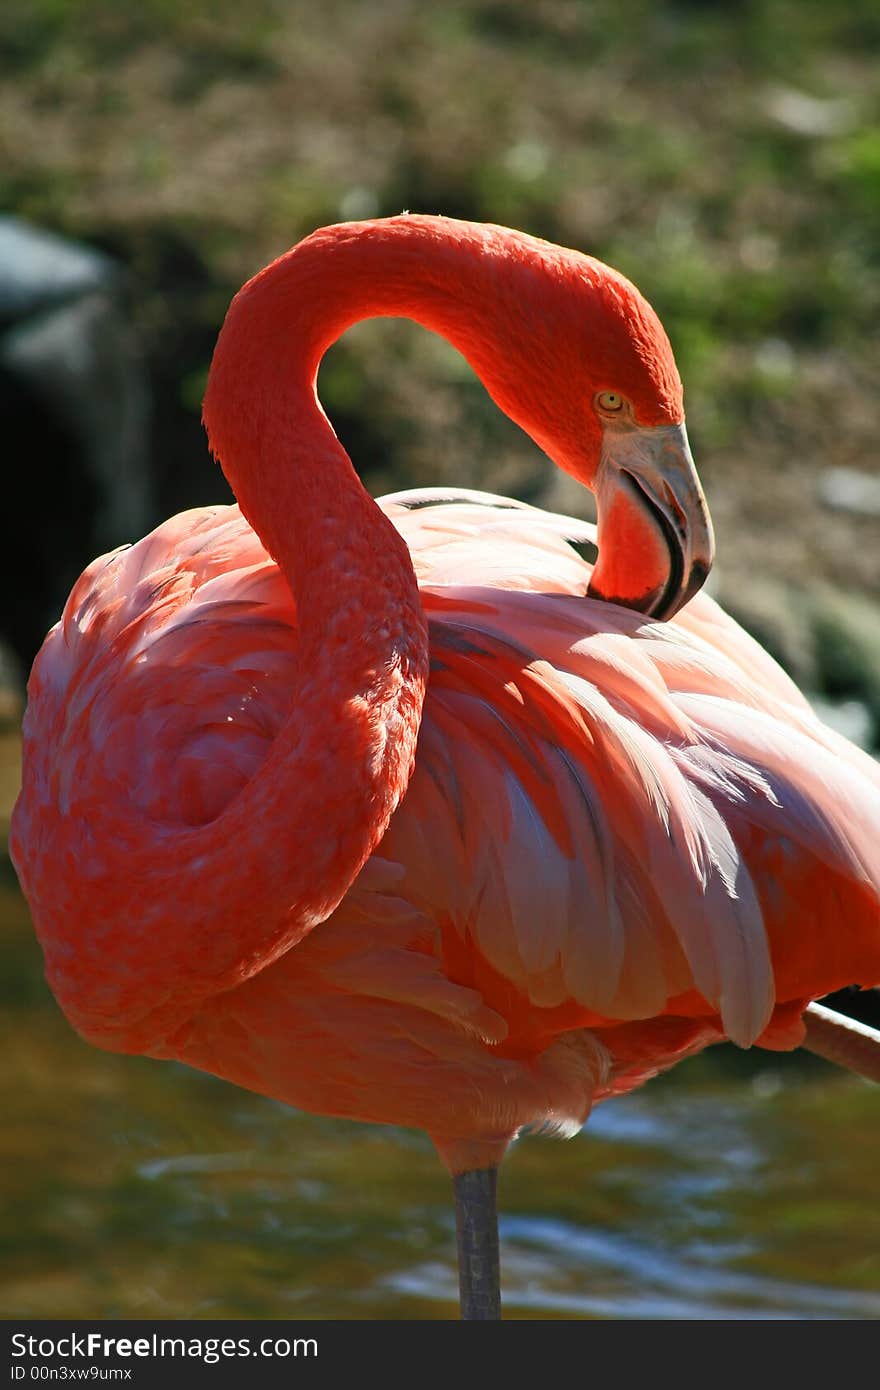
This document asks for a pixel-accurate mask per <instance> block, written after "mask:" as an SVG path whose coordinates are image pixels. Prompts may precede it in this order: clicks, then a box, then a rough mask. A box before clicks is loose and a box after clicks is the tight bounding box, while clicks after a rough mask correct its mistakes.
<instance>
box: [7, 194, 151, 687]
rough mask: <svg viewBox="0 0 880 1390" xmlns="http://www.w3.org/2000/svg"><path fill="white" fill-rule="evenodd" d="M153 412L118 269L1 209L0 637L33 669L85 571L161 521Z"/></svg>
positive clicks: (92, 252)
mask: <svg viewBox="0 0 880 1390" xmlns="http://www.w3.org/2000/svg"><path fill="white" fill-rule="evenodd" d="M148 418H149V407H148V393H147V388H146V384H145V376H144V371H143V367H142V363H141V359H140V354H139V351H138V346H137V342H136V339H135V335H134V332H133V330H132V328H131V326H130V324H129V322H128V315H127V308H126V304H125V296H124V276H123V273H122V271H121V268H120V267H119V266H117V265H116V264H115V263H114V262H113V261H111V260H110V258H109V257H107V256H104V255H103V254H101V253H100V252H97V251H93V250H91V249H90V248H89V247H85V246H78V245H76V244H75V243H71V242H66V241H64V240H62V239H61V238H60V237H56V236H53V235H51V234H49V233H47V232H43V231H41V230H39V229H37V228H32V227H28V226H27V225H26V224H24V223H21V222H17V221H16V220H15V219H13V218H0V421H2V428H3V435H4V443H5V446H6V447H5V451H4V456H5V459H6V461H7V469H8V475H9V474H12V473H13V472H14V476H15V482H16V485H15V501H14V503H13V504H12V505H10V506H8V507H7V508H6V509H5V512H4V521H3V530H2V540H3V544H2V547H0V584H2V587H3V592H4V593H6V594H7V595H14V602H12V603H9V604H7V605H6V611H5V612H4V616H3V619H2V622H0V636H2V637H4V638H5V639H6V640H7V641H8V642H9V643H10V644H11V645H12V647H13V649H14V650H15V652H16V654H17V656H18V658H19V660H20V661H21V662H22V664H23V665H24V667H25V668H28V667H29V666H30V663H31V660H32V659H33V656H34V653H35V652H36V649H37V647H38V646H39V644H40V642H41V641H42V638H43V636H44V634H45V632H46V630H47V628H48V627H49V626H50V625H51V624H52V623H53V622H55V621H56V619H57V618H58V616H59V614H60V610H61V606H62V604H63V602H64V600H65V598H66V596H67V593H68V590H69V589H70V586H71V584H72V583H73V581H74V580H75V579H76V578H77V576H78V574H79V573H80V571H81V570H82V569H83V567H84V566H85V565H86V564H87V563H88V562H89V561H90V560H91V559H93V558H94V557H95V556H96V555H99V554H101V553H102V552H103V551H106V550H109V549H112V548H115V547H116V546H117V545H120V544H121V543H122V542H124V541H126V540H135V539H137V537H138V536H140V535H142V534H143V532H144V531H146V530H148V529H149V527H150V525H151V524H152V522H153V518H154V508H153V500H152V481H151V475H150V470H149V460H148V454H147V425H148ZM8 475H7V476H8Z"/></svg>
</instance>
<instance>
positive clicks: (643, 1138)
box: [0, 0, 880, 1318]
mask: <svg viewBox="0 0 880 1390" xmlns="http://www.w3.org/2000/svg"><path fill="white" fill-rule="evenodd" d="M0 55H2V58H0V64H2V67H0V212H2V214H3V216H2V218H0V420H2V425H3V437H4V442H5V445H6V448H5V457H6V460H7V479H8V483H7V488H8V494H7V496H8V499H10V500H9V501H8V503H7V507H6V508H5V509H4V513H3V517H2V521H0V527H2V536H3V545H2V547H0V556H2V559H0V564H2V565H3V566H4V567H5V573H4V574H3V576H2V578H3V584H2V594H3V598H2V600H0V604H2V609H0V638H2V641H3V655H2V658H0V729H2V732H0V811H2V816H3V829H4V832H5V828H6V826H7V825H8V814H9V810H10V808H11V804H12V801H13V800H14V796H15V793H16V788H17V778H18V732H17V730H18V723H19V719H20V712H21V701H22V682H23V672H25V671H26V669H27V667H28V666H29V664H30V661H31V660H32V658H33V655H34V653H35V651H36V649H37V647H38V645H39V642H40V641H41V639H42V635H43V633H44V632H45V630H46V628H47V627H48V626H49V625H50V624H51V623H52V622H53V621H54V620H55V619H56V617H57V615H58V611H59V609H60V606H61V603H62V602H63V599H64V596H65V594H66V592H67V589H68V587H69V585H70V583H71V582H72V580H73V579H74V578H75V577H76V575H77V574H78V573H79V571H80V569H81V568H82V567H83V565H84V564H85V563H86V562H87V561H88V560H89V559H91V558H92V556H93V555H94V554H96V553H98V552H99V551H101V550H102V549H107V548H109V547H111V546H113V545H116V544H119V543H121V542H122V541H125V540H130V539H135V538H136V536H137V535H138V534H141V533H143V532H144V531H145V530H147V529H149V528H150V526H152V525H153V524H155V522H156V521H158V520H159V519H160V518H161V517H163V516H165V515H167V514H169V513H170V512H173V511H177V510H180V509H182V508H184V507H187V506H192V505H199V504H203V503H206V502H210V501H224V500H229V494H228V491H227V488H226V484H225V483H224V481H223V479H222V477H221V475H220V473H219V470H218V469H217V468H216V467H215V466H214V465H213V463H212V462H211V460H210V459H209V457H208V454H207V450H206V448H205V443H204V438H203V435H202V431H201V426H200V421H199V410H200V402H201V396H202V392H203V388H204V383H205V379H206V373H207V368H208V364H209V361H210V355H211V351H212V347H213V343H214V339H215V337H216V333H217V330H218V328H219V325H220V323H221V321H222V318H223V314H224V312H225V309H226V306H227V304H228V302H229V299H230V297H231V295H232V294H233V293H234V292H235V290H236V289H237V288H238V286H239V285H240V284H241V283H242V282H243V281H244V280H245V279H247V278H248V277H249V276H250V275H252V274H253V273H254V272H255V271H256V270H257V269H259V268H260V267H261V266H262V265H263V264H264V263H265V262H267V261H268V260H270V259H271V258H272V257H274V256H275V255H277V254H279V253H280V252H281V251H283V250H285V249H286V248H287V247H288V246H289V245H291V244H292V243H293V242H295V241H296V240H297V239H299V238H300V237H301V236H303V235H305V234H307V233H308V232H309V231H311V230H313V229H314V227H316V226H319V225H321V224H323V223H327V222H334V221H339V220H345V219H351V218H362V217H371V216H381V215H386V214H391V213H395V212H399V211H401V210H402V209H403V208H408V209H409V210H411V211H420V212H442V213H446V214H448V215H451V216H457V217H466V218H473V219H478V220H486V221H493V222H501V223H506V224H508V225H511V226H515V227H521V228H523V229H525V230H527V231H529V232H532V233H534V234H536V235H539V236H543V237H547V238H549V239H551V240H554V241H557V242H560V243H562V244H564V245H571V246H576V247H578V248H580V249H582V250H585V251H589V252H590V253H592V254H594V255H596V256H599V257H600V258H602V259H603V260H606V261H609V262H610V263H611V264H613V265H615V266H616V267H617V268H618V269H620V270H622V271H623V272H624V273H625V274H626V275H628V276H629V277H630V278H631V279H633V280H634V281H635V282H636V283H637V284H638V285H639V287H640V288H641V289H642V290H643V292H644V293H645V294H646V295H647V297H648V298H649V299H650V300H651V302H652V303H653V304H654V306H655V308H656V309H657V311H658V312H659V314H660V317H661V319H662V320H663V322H664V324H665V326H666V328H667V330H668V332H669V335H670V337H671V339H672V343H673V347H674V349H675V353H676V357H677V360H678V364H679V367H680V370H681V374H682V377H683V379H684V382H685V390H686V405H687V414H688V423H689V430H690V434H691V439H692V444H693V448H694V454H695V457H696V459H697V463H698V466H699V468H700V472H701V475H702V478H703V482H704V485H705V489H706V493H707V496H708V499H709V503H710V507H711V510H712V514H713V517H714V521H715V525H716V531H717V538H718V564H717V569H716V572H715V575H714V576H713V580H712V584H713V589H714V592H715V594H716V596H717V597H719V598H720V599H721V601H722V602H723V603H724V604H725V606H726V607H728V609H729V610H730V611H732V612H733V613H734V615H735V616H736V617H738V618H739V619H740V621H742V622H743V623H744V624H745V625H746V626H747V627H748V628H749V629H750V630H751V631H752V632H754V633H755V634H756V636H758V637H759V639H760V640H761V641H762V642H763V643H764V645H765V646H766V647H767V648H768V649H769V650H770V651H772V652H773V654H774V655H776V656H777V657H778V658H779V659H780V660H781V661H782V662H783V664H784V665H785V666H786V667H787V669H788V670H789V671H791V673H792V674H793V675H794V676H795V678H796V679H797V680H798V682H799V683H800V684H801V685H802V686H803V687H804V688H806V689H807V690H808V691H810V692H811V695H812V697H813V698H814V699H815V701H816V703H817V705H818V706H819V708H820V710H821V712H822V713H823V715H824V716H825V717H826V718H828V719H829V720H830V721H831V722H833V723H834V724H835V725H836V726H837V727H838V728H840V729H841V730H842V731H843V732H844V733H846V734H847V735H848V736H849V737H851V738H854V739H855V740H856V741H858V742H861V743H862V744H863V745H864V746H865V747H868V748H872V749H876V748H877V747H878V745H880V461H878V443H877V441H878V425H880V408H878V397H877V381H878V375H880V340H878V337H877V332H876V324H877V318H878V310H880V87H878V83H877V70H878V68H877V64H878V58H880V10H878V8H877V6H876V4H875V3H874V0H844V2H843V3H839V4H836V5H829V4H828V3H827V0H737V2H736V3H730V4H728V5H726V6H723V7H722V6H713V5H710V4H708V3H701V0H676V2H675V3H673V0H661V2H660V3H649V0H613V3H612V0H595V2H594V3H590V2H589V0H509V3H496V2H495V0H459V2H458V3H449V4H438V5H426V4H419V3H416V2H415V0H376V2H375V3H363V4H357V3H355V0H323V3H321V4H320V5H314V4H311V3H306V0H288V2H287V3H285V0H250V2H249V4H248V5H247V6H242V5H241V4H240V3H238V0H235V3H233V2H232V0H212V2H211V3H209V0H188V3H187V4H185V5H183V4H178V3H175V0H139V3H138V4H136V5H135V4H133V3H124V2H122V0H5V4H4V5H3V7H2V8H0ZM321 395H322V399H323V402H324V405H325V407H326V409H327V411H328V413H329V415H330V416H331V418H332V420H333V422H334V425H335V427H336V429H337V431H338V433H339V435H340V437H341V438H342V440H343V442H344V443H345V444H346V446H347V448H348V449H349V452H350V453H351V455H352V458H353V460H354V462H355V464H356V466H357V467H358V469H359V471H360V472H361V475H362V476H363V478H364V480H365V482H366V484H367V486H368V487H369V488H370V490H371V491H373V492H374V493H377V494H378V493H381V492H384V491H390V490H392V489H395V488H400V487H408V486H415V485H427V484H441V483H458V484H463V485H465V486H469V487H482V488H487V489H489V490H493V491H500V492H507V493H511V494H514V495H516V496H518V497H521V498H523V499H525V500H527V501H530V502H536V503H539V504H541V505H546V506H552V507H557V508H559V509H560V510H564V511H568V512H575V513H580V514H586V515H589V514H590V512H589V503H590V498H589V496H588V495H587V494H585V493H581V492H580V491H579V490H578V489H577V488H576V486H575V485H574V484H572V483H570V482H569V481H568V480H566V479H562V478H560V477H558V476H557V475H555V474H554V470H553V469H552V467H551V465H550V464H549V463H548V462H547V461H546V460H545V459H544V458H543V457H542V456H541V455H540V454H539V453H538V451H537V450H536V449H535V448H534V446H533V445H532V444H531V443H530V441H529V440H527V439H526V438H525V436H523V435H521V434H520V433H519V432H518V431H517V430H516V429H515V427H514V426H512V425H511V424H510V423H509V422H508V421H507V420H505V419H504V418H503V417H501V416H500V415H499V414H498V412H497V411H496V410H495V408H494V407H493V406H492V405H491V403H490V402H489V401H488V399H487V398H486V397H485V395H484V393H483V391H482V388H481V387H480V386H479V385H478V384H477V382H476V381H475V380H474V379H473V378H472V377H470V375H469V372H468V369H467V368H466V366H465V364H464V363H463V362H462V361H461V359H459V358H458V357H457V356H456V354H455V353H454V352H452V351H451V349H448V348H447V347H446V345H445V344H443V343H442V342H440V341H439V340H437V339H434V338H432V337H431V336H430V335H428V334H425V333H423V332H421V331H420V330H418V329H417V328H415V327H414V326H412V325H409V324H403V323H399V322H397V321H394V322H390V321H388V322H374V323H369V324H365V325H362V326H360V327H359V328H357V329H355V330H353V331H352V332H350V333H349V334H348V335H346V337H345V339H344V340H343V341H342V342H341V343H339V344H338V345H337V346H336V347H334V348H333V349H332V351H331V353H330V354H329V356H328V358H327V359H326V361H325V364H324V366H323V368H322V372H321ZM13 470H14V471H13ZM13 498H14V499H15V500H14V501H13V500H11V499H13ZM0 939H2V951H0V987H2V1007H3V1013H4V1020H5V1021H6V1022H8V1029H6V1030H5V1031H6V1037H7V1042H6V1044H5V1046H4V1048H3V1051H2V1053H0V1095H2V1103H3V1105H4V1107H5V1114H6V1118H7V1123H6V1124H5V1125H4V1126H3V1129H2V1133H0V1154H2V1161H3V1167H2V1170H0V1204H2V1206H3V1209H4V1215H3V1219H2V1222H0V1249H2V1250H3V1252H4V1259H3V1271H2V1275H0V1290H2V1292H0V1307H2V1309H3V1311H4V1315H5V1316H7V1317H9V1316H33V1317H86V1316H116V1317H119V1316H142V1317H153V1316H164V1317H191V1316H194V1317H209V1316H224V1315H228V1316H236V1315H241V1316H264V1317H272V1316H285V1317H289V1316H318V1317H326V1316H342V1317H448V1316H451V1315H452V1313H453V1311H454V1297H455V1287H454V1278H453V1272H452V1271H453V1260H454V1228H453V1224H452V1219H451V1212H450V1208H449V1204H448V1194H447V1191H446V1186H447V1184H446V1179H445V1177H444V1175H443V1173H442V1172H441V1171H440V1169H439V1166H438V1165H437V1164H436V1162H435V1160H434V1159H433V1158H432V1155H431V1153H430V1150H429V1147H428V1145H427V1143H426V1141H423V1140H422V1139H421V1137H420V1136H414V1135H411V1134H406V1133H398V1132H392V1131H386V1130H382V1129H373V1128H370V1127H367V1126H353V1125H344V1124H339V1123H336V1122H332V1121H329V1120H324V1119H316V1118H314V1117H310V1116H303V1115H295V1114H292V1113H291V1112H289V1111H285V1110H284V1109H283V1108H282V1107H278V1106H275V1105H272V1104H270V1103H269V1102H266V1101H264V1100H261V1099H259V1098H256V1097H252V1096H249V1095H247V1094H245V1093H243V1092H240V1091H235V1090H233V1089H232V1088H231V1087H228V1086H225V1085H223V1084H222V1083H220V1082H218V1081H215V1080H213V1079H212V1078H209V1077H206V1076H201V1075H197V1074H195V1073H192V1072H188V1071H186V1070H185V1069H183V1068H180V1067H176V1066H170V1065H168V1064H159V1063H152V1062H149V1061H145V1060H143V1059H131V1058H117V1057H110V1056H104V1055H102V1054H99V1053H97V1052H93V1051H91V1050H90V1049H88V1048H87V1047H86V1046H85V1044H82V1043H80V1042H79V1040H78V1039H77V1038H76V1037H75V1036H74V1035H73V1034H72V1033H71V1032H70V1030H69V1029H68V1028H67V1026H66V1024H65V1023H64V1022H63V1020H62V1019H61V1017H60V1015H59V1014H58V1011H57V1009H56V1008H55V1006H54V1004H53V1003H52V1001H51V998H50V996H49V995H48V993H47V991H46V988H45V985H44V983H43V980H42V973H41V964H40V959H39V952H38V949H37V947H36V945H35V943H34V941H33V939H32V935H31V931H30V927H29V924H28V921H27V913H26V909H25V907H24V905H23V903H22V901H21V898H20V896H19V895H18V893H17V889H16V885H15V877H14V874H13V872H12V869H11V866H9V864H8V861H6V860H5V859H4V860H3V864H2V870H0ZM850 1005H851V1007H852V1008H853V1010H854V1011H858V1009H859V1007H860V1005H859V1002H858V1001H857V1000H851V1001H850ZM876 1118H877V1099H876V1095H875V1094H872V1092H871V1089H870V1088H869V1087H868V1086H867V1085H865V1084H862V1083H859V1082H855V1081H852V1080H849V1079H847V1078H844V1077H840V1076H837V1075H836V1074H835V1073H834V1072H832V1070H831V1069H830V1068H828V1067H826V1066H824V1065H823V1064H821V1063H819V1062H815V1061H811V1060H810V1059H807V1058H804V1057H800V1056H793V1057H789V1056H784V1057H783V1056H777V1055H770V1054H762V1055H756V1056H755V1057H752V1056H745V1055H743V1054H738V1053H735V1052H734V1051H733V1050H732V1049H728V1048H718V1049H714V1050H713V1051H712V1052H711V1053H710V1054H704V1056H703V1057H701V1058H699V1059H696V1060H695V1061H693V1062H690V1063H687V1064H686V1065H685V1066H683V1067H680V1068H679V1069H678V1070H677V1071H675V1072H673V1073H672V1074H670V1075H669V1076H668V1077H666V1078H663V1079H662V1080H660V1081H657V1082H655V1083H653V1084H652V1085H651V1086H649V1087H648V1088H646V1089H645V1090H644V1091H643V1092H641V1093H640V1094H638V1095H636V1096H633V1097H631V1098H628V1099H626V1100H624V1101H619V1102H613V1103H611V1104H609V1105H607V1106H605V1107H603V1108H601V1109H600V1111H599V1112H598V1113H597V1115H596V1116H595V1117H594V1118H593V1120H591V1122H590V1124H589V1126H588V1127H587V1130H586V1131H585V1132H584V1134H583V1135H582V1136H581V1137H580V1138H579V1139H577V1140H575V1141H573V1142H572V1143H570V1144H567V1145H561V1144H558V1143H552V1142H550V1141H547V1140H539V1139H531V1140H526V1141H524V1142H523V1143H522V1144H521V1145H520V1146H519V1147H518V1149H517V1150H516V1152H515V1153H514V1155H513V1156H512V1157H511V1159H510V1160H509V1161H508V1163H507V1165H506V1168H505V1171H504V1173H503V1178H502V1205H503V1208H504V1211H505V1213H506V1217H505V1224H504V1225H503V1228H502V1240H503V1242H504V1258H505V1283H506V1287H507V1292H508V1301H509V1312H510V1314H511V1315H514V1316H539V1317H556V1316H560V1317H572V1316H574V1317H590V1316H603V1317H617V1316H619V1317H629V1316H643V1317H749V1318H751V1317H786V1318H788V1317H797V1318H800V1317H807V1318H813V1317H878V1316H880V1253H878V1251H880V1215H878V1209H877V1204H876V1200H875V1197H876V1193H875V1180H876V1173H877V1171H878V1169H880V1137H878V1128H880V1127H878V1125H877V1123H876Z"/></svg>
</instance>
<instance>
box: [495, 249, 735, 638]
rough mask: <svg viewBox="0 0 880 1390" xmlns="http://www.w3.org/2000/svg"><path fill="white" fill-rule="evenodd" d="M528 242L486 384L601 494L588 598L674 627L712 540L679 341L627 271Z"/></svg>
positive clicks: (705, 568)
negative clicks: (675, 350) (674, 345)
mask: <svg viewBox="0 0 880 1390" xmlns="http://www.w3.org/2000/svg"><path fill="white" fill-rule="evenodd" d="M528 241H529V243H530V244H529V246H528V248H527V251H528V254H527V255H520V256H517V257H516V259H517V260H518V261H519V270H520V273H519V274H518V275H514V276H512V277H511V280H515V281H517V282H518V283H517V285H516V300H515V301H514V302H510V301H508V302H507V303H506V304H502V306H501V317H502V318H503V319H504V320H506V328H505V343H506V349H505V352H504V354H503V367H502V369H501V370H500V371H499V361H500V360H501V354H498V355H496V357H495V363H494V371H493V372H492V373H491V376H492V378H493V379H492V380H491V381H487V384H488V385H489V389H490V391H491V393H492V395H493V396H494V397H495V399H496V400H497V401H498V403H499V404H500V405H501V406H502V408H503V409H504V410H505V411H506V412H507V414H508V415H510V416H511V417H512V418H513V419H515V420H516V421H517V423H518V424H520V425H521V426H522V427H523V428H524V429H525V430H526V432H527V433H528V434H530V435H531V436H532V438H533V439H534V440H535V441H536V442H537V443H538V444H539V445H540V447H541V448H542V449H544V451H545V452H546V453H548V454H549V455H550V457H551V458H552V459H553V460H554V462H555V463H557V464H558V465H559V466H560V467H562V468H564V469H565V470H566V471H567V472H569V473H571V474H572V475H573V476H574V477H575V478H577V479H578V481H579V482H581V483H583V484H584V485H585V486H586V487H588V488H590V490H591V491H592V492H593V493H594V494H595V496H596V502H597V508H598V521H599V526H598V544H599V559H598V562H597V564H596V566H595V569H594V571H593V577H592V580H591V583H590V589H589V592H590V595H591V596H594V597H597V598H602V599H606V600H609V601H612V602H615V603H622V604H625V605H626V606H627V607H630V608H635V609H637V610H639V611H641V612H643V613H646V614H649V615H650V616H652V617H656V618H670V617H672V616H673V615H674V614H675V613H676V612H677V611H678V609H679V608H681V607H682V605H683V604H684V603H686V602H687V600H688V599H689V598H690V597H691V596H692V595H693V594H694V593H696V591H697V590H698V589H699V588H700V586H701V585H702V584H703V582H704V580H705V579H706V576H707V574H708V573H709V570H710V568H711V565H712V560H713V558H714V540H713V535H712V523H711V521H710V519H709V513H708V510H707V507H706V500H705V497H704V496H703V490H702V488H701V486H700V481H699V478H698V477H697V473H696V469H695V467H694V461H693V458H692V456H691V451H690V445H689V443H688V438H687V432H686V429H685V423H684V407H683V401H682V387H681V380H680V378H679V375H678V371H677V369H676V365H675V359H674V358H673V355H672V349H671V347H670V344H669V339H668V338H667V336H666V333H665V332H664V329H663V326H662V324H661V323H660V320H659V318H658V317H657V315H656V313H655V312H654V310H653V309H652V308H651V306H650V305H649V304H648V303H647V301H646V300H645V299H644V298H643V296H642V295H641V294H640V293H639V291H638V290H637V289H636V287H635V286H634V285H633V284H631V283H630V282H629V281H628V280H626V279H625V278H624V277H623V276H622V275H620V274H618V272H617V271H614V270H612V269H610V267H608V266H606V265H603V264H602V262H600V261H596V260H594V259H593V258H591V257H589V256H584V255H582V254H580V253H579V252H577V251H561V250H560V249H559V248H557V247H550V246H548V244H547V243H543V242H534V241H533V240H532V239H531V238H529V239H528ZM517 249H519V248H517ZM536 249H537V252H538V253H537V254H536ZM523 325H528V331H527V334H525V335H524V333H523ZM511 328H513V329H514V331H513V332H511ZM487 375H488V374H487ZM486 379H487V378H486V377H485V376H484V380H486Z"/></svg>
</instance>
